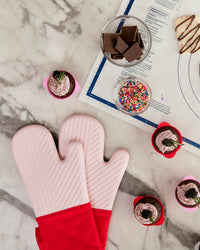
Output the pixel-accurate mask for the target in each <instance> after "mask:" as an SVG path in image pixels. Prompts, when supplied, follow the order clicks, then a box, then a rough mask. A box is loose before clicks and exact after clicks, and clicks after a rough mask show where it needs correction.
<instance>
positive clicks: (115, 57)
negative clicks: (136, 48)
mask: <svg viewBox="0 0 200 250" xmlns="http://www.w3.org/2000/svg"><path fill="white" fill-rule="evenodd" d="M123 57H124V56H123V55H122V54H111V58H112V59H117V60H118V59H122V58H123Z"/></svg>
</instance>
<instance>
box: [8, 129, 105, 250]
mask: <svg viewBox="0 0 200 250" xmlns="http://www.w3.org/2000/svg"><path fill="white" fill-rule="evenodd" d="M12 150H13V155H14V158H15V161H16V164H17V166H18V169H19V172H20V174H21V176H22V179H23V181H24V184H25V186H26V189H27V191H28V194H29V197H30V200H31V203H32V206H33V209H34V212H35V215H36V221H37V222H38V225H39V227H38V228H37V229H36V239H37V242H38V245H39V248H40V249H41V250H55V249H56V250H67V249H69V250H72V249H73V250H90V249H91V250H94V249H100V248H99V247H100V242H99V237H98V233H97V230H96V225H95V221H94V217H93V213H92V209H91V205H90V203H89V199H88V193H87V187H86V180H85V166H84V153H83V148H82V145H81V144H80V143H79V142H70V143H69V144H68V145H67V148H66V151H65V155H63V157H62V159H63V160H61V159H60V157H59V154H58V152H57V149H56V146H55V143H54V140H53V138H52V136H51V134H50V132H49V131H48V130H47V129H46V128H44V127H42V126H40V125H30V126H27V127H24V128H22V129H21V130H19V131H18V132H17V133H16V134H15V135H14V137H13V139H12Z"/></svg>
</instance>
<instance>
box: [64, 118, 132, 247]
mask: <svg viewBox="0 0 200 250" xmlns="http://www.w3.org/2000/svg"><path fill="white" fill-rule="evenodd" d="M70 141H77V142H80V143H82V145H83V148H84V152H85V158H86V180H87V189H88V194H89V200H90V203H91V206H92V208H93V215H94V219H95V222H96V226H97V230H98V233H99V238H100V241H101V244H102V248H103V249H104V248H105V245H106V240H107V231H108V226H109V221H110V217H111V212H112V207H113V203H114V199H115V196H116V193H117V190H118V187H119V184H120V182H121V179H122V176H123V174H124V172H125V169H126V167H127V164H128V160H129V154H128V152H127V151H125V150H122V149H118V150H116V151H115V152H114V153H113V155H112V157H111V159H110V160H109V162H105V161H104V129H103V127H102V125H101V124H100V123H99V122H98V121H97V120H96V119H94V118H92V117H90V116H86V115H74V116H71V117H69V118H67V119H66V120H65V121H64V122H63V124H62V126H61V129H60V134H59V151H60V155H61V157H65V155H66V152H67V148H68V144H69V143H70Z"/></svg>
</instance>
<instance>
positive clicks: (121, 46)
mask: <svg viewBox="0 0 200 250" xmlns="http://www.w3.org/2000/svg"><path fill="white" fill-rule="evenodd" d="M128 47H129V46H128V44H126V43H125V42H124V40H123V39H122V38H121V37H120V36H118V38H117V44H116V45H115V49H116V50H118V51H119V52H120V53H121V54H123V53H124V52H125V51H126V50H127V49H128Z"/></svg>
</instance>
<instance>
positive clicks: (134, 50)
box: [124, 43, 143, 62]
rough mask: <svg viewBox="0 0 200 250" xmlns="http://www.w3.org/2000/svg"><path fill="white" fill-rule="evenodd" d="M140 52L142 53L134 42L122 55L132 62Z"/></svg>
mask: <svg viewBox="0 0 200 250" xmlns="http://www.w3.org/2000/svg"><path fill="white" fill-rule="evenodd" d="M142 54H143V53H142V50H141V48H140V46H139V44H138V43H135V44H133V45H132V46H131V47H130V48H129V49H128V50H127V51H126V52H125V53H124V57H125V58H126V60H127V61H128V62H132V61H133V60H135V59H137V58H139V57H140V56H141V55H142Z"/></svg>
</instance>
